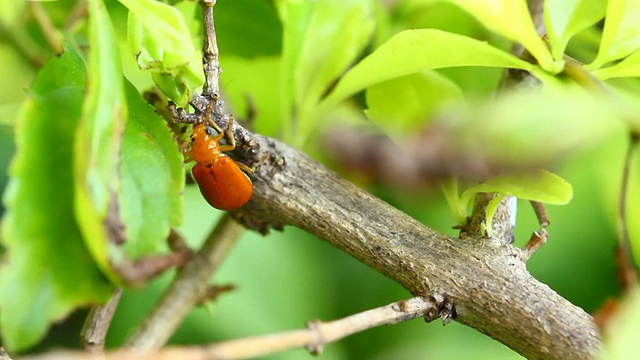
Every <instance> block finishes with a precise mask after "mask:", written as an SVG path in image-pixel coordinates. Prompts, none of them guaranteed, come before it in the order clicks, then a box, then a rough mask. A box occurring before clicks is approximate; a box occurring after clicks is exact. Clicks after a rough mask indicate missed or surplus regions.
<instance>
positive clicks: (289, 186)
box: [233, 135, 601, 360]
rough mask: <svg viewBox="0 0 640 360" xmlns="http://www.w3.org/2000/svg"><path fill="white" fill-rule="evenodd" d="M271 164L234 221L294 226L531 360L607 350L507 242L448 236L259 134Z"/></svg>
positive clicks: (586, 320)
mask: <svg viewBox="0 0 640 360" xmlns="http://www.w3.org/2000/svg"><path fill="white" fill-rule="evenodd" d="M256 140H257V142H258V143H259V144H260V145H261V148H262V150H263V151H266V152H267V153H268V154H270V155H269V160H268V161H267V163H265V164H263V165H262V166H260V167H259V168H258V170H257V171H256V172H255V173H254V174H253V175H252V180H253V183H254V195H253V198H252V200H251V201H250V202H249V203H248V204H247V205H246V206H245V207H243V208H242V209H241V210H238V211H236V212H234V213H233V215H234V216H235V217H236V218H238V219H239V220H240V221H241V222H243V223H245V225H247V226H249V227H253V228H256V229H258V230H263V231H264V230H266V226H275V227H276V228H279V227H282V226H283V225H292V226H296V227H299V228H301V229H304V230H306V231H308V232H309V233H311V234H314V235H316V236H317V237H319V238H321V239H324V240H326V241H328V242H330V243H331V244H333V245H334V246H336V247H338V248H340V249H342V250H344V251H346V252H347V253H349V254H350V255H352V256H353V257H355V258H357V259H358V260H360V261H362V262H363V263H365V264H367V265H369V266H370V267H372V268H374V269H376V270H377V271H379V272H381V273H383V274H385V275H386V276H388V277H389V278H391V279H393V280H395V281H397V282H398V283H400V284H401V285H403V286H404V287H405V288H406V289H407V290H409V291H410V292H411V293H412V294H413V295H416V296H422V297H426V298H431V299H434V300H436V301H438V302H439V303H440V304H441V305H442V306H441V309H442V310H441V314H440V315H441V317H442V318H443V319H448V318H450V317H451V318H453V319H455V320H456V321H458V322H460V323H463V324H466V325H469V326H471V327H473V328H475V329H477V330H478V331H481V332H482V333H485V334H487V335H489V336H491V337H492V338H494V339H496V340H498V341H500V342H502V343H503V344H505V345H507V346H509V347H510V348H511V349H513V350H514V351H516V352H518V353H520V354H521V355H523V356H525V357H527V358H529V359H565V360H567V359H589V358H594V357H595V356H596V355H597V354H598V352H599V349H600V347H601V342H600V339H599V333H598V330H597V328H596V326H595V325H594V323H593V319H592V318H591V316H590V315H588V314H587V313H585V312H584V311H583V310H582V309H581V308H579V307H577V306H575V305H573V304H571V303H570V302H569V301H567V300H566V299H564V298H563V297H561V296H560V295H558V294H557V293H556V292H554V291H553V290H552V289H550V288H549V287H548V286H547V285H545V284H542V283H540V282H539V281H537V280H536V279H535V278H533V277H532V276H531V275H530V274H529V272H528V271H527V269H526V261H525V257H524V256H523V253H522V251H521V250H520V249H519V248H517V247H515V246H512V245H502V244H504V243H503V242H501V241H477V240H473V239H455V238H451V237H448V236H446V235H443V234H440V233H438V232H436V231H434V230H432V229H430V228H428V227H427V226H425V225H423V224H421V223H419V222H418V221H416V220H414V219H413V218H411V217H409V216H408V215H406V214H404V213H402V212H401V211H399V210H397V209H395V208H393V207H392V206H390V205H388V204H386V203H385V202H383V201H381V200H379V199H377V198H376V197H374V196H372V195H371V194H369V193H367V192H366V191H364V190H362V189H360V188H358V187H356V186H355V185H353V184H351V183H349V182H348V181H346V180H344V179H342V178H341V177H339V176H338V175H337V174H335V173H333V172H332V171H330V170H328V169H327V168H325V167H324V166H323V165H321V164H319V163H317V162H315V161H314V160H312V159H311V158H309V157H308V156H307V155H305V154H304V153H302V152H300V151H298V150H296V149H294V148H292V147H290V146H288V145H285V144H283V143H280V142H277V141H274V140H272V139H270V138H265V137H262V136H259V135H256Z"/></svg>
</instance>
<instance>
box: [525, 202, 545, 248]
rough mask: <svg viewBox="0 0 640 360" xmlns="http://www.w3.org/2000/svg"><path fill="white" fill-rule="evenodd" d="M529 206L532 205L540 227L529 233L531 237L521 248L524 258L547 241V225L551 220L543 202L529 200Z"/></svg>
mask: <svg viewBox="0 0 640 360" xmlns="http://www.w3.org/2000/svg"><path fill="white" fill-rule="evenodd" d="M531 206H532V207H533V211H534V212H535V213H536V218H538V223H539V224H540V228H539V229H538V231H534V232H533V233H532V234H531V238H530V239H529V241H528V242H527V244H526V245H525V246H524V248H522V250H523V253H524V257H525V259H527V260H528V259H529V258H530V257H531V255H533V253H534V252H536V251H538V249H539V248H540V247H541V246H542V245H544V244H545V243H546V242H547V239H549V233H548V232H547V226H549V224H551V220H549V215H548V214H547V210H546V209H545V208H544V204H543V203H541V202H538V201H531Z"/></svg>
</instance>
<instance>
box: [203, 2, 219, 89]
mask: <svg viewBox="0 0 640 360" xmlns="http://www.w3.org/2000/svg"><path fill="white" fill-rule="evenodd" d="M200 4H201V5H202V12H203V17H204V42H203V46H202V56H203V57H202V65H203V68H204V76H205V82H204V87H203V89H202V95H206V96H211V97H216V96H218V95H219V94H220V87H219V85H218V77H219V76H220V72H221V70H220V63H219V60H218V42H217V40H216V28H215V26H214V23H213V7H214V6H215V4H216V0H201V1H200Z"/></svg>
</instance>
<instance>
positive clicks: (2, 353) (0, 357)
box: [0, 346, 11, 360]
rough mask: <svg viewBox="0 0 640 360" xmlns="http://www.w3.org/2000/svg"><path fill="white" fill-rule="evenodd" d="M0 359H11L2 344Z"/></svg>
mask: <svg viewBox="0 0 640 360" xmlns="http://www.w3.org/2000/svg"><path fill="white" fill-rule="evenodd" d="M0 360H11V356H9V354H7V352H6V351H4V348H3V347H2V346H0Z"/></svg>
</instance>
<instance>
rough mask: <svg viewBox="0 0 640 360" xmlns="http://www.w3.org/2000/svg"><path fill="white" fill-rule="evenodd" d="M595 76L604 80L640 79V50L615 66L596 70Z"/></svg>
mask: <svg viewBox="0 0 640 360" xmlns="http://www.w3.org/2000/svg"><path fill="white" fill-rule="evenodd" d="M593 74H594V75H595V76H597V77H599V78H600V79H603V80H606V79H612V78H620V77H639V76H640V50H638V51H636V52H634V53H633V54H631V55H629V56H628V57H626V58H625V59H624V60H622V61H620V62H619V63H617V64H615V65H613V66H609V67H605V68H600V69H596V70H594V71H593Z"/></svg>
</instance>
